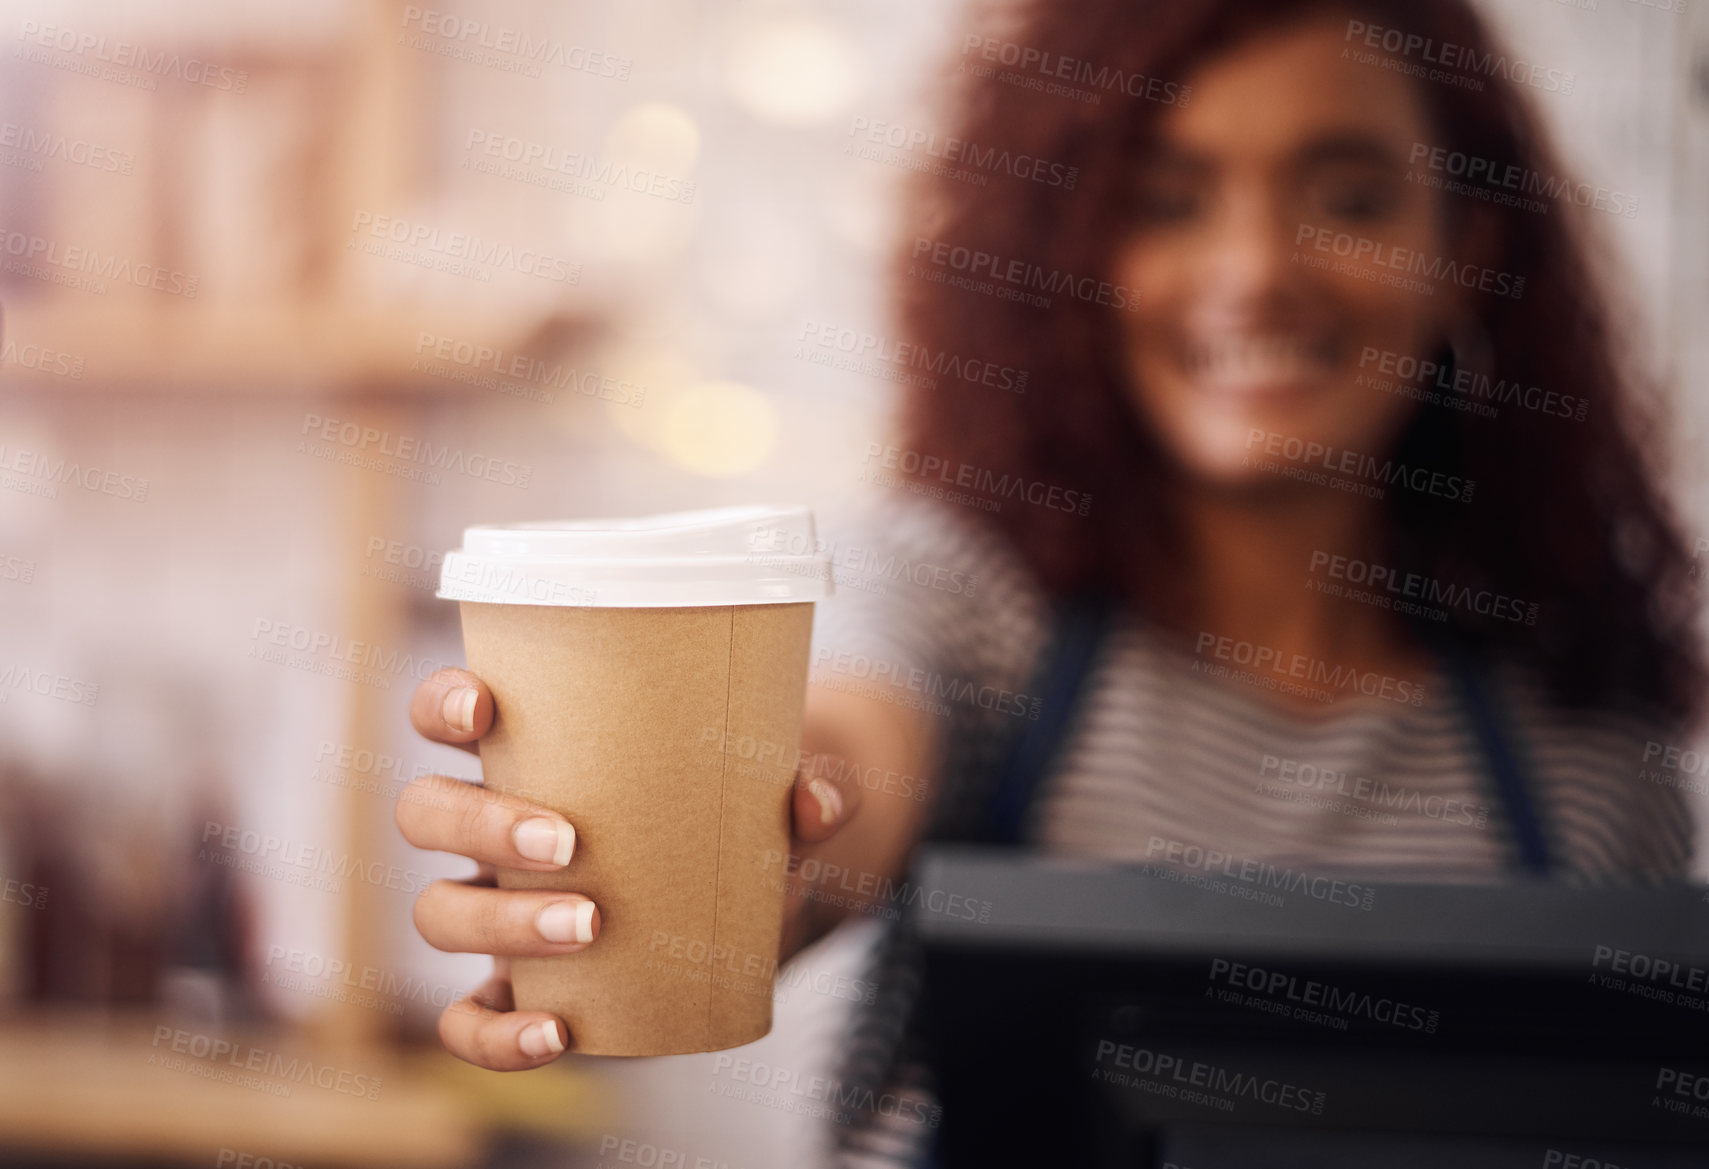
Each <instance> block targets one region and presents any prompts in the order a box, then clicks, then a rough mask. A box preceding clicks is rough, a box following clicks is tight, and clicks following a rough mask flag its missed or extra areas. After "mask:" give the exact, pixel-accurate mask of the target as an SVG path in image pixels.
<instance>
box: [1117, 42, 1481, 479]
mask: <svg viewBox="0 0 1709 1169" xmlns="http://www.w3.org/2000/svg"><path fill="white" fill-rule="evenodd" d="M1345 27H1346V22H1345V21H1344V20H1324V21H1316V22H1312V23H1310V24H1302V25H1300V26H1298V27H1296V28H1293V29H1289V30H1286V31H1283V32H1281V33H1279V34H1276V35H1273V36H1269V37H1264V38H1260V39H1258V40H1255V41H1253V42H1250V43H1248V44H1246V45H1243V46H1240V47H1238V48H1236V49H1234V50H1233V51H1231V52H1230V53H1228V54H1227V55H1225V56H1222V57H1218V58H1215V59H1213V60H1212V61H1211V62H1209V63H1208V64H1207V65H1205V66H1204V67H1203V68H1202V69H1201V70H1200V71H1199V72H1198V73H1197V74H1196V75H1194V76H1193V77H1192V78H1191V83H1192V100H1191V102H1190V103H1189V104H1187V105H1186V106H1184V107H1183V106H1175V107H1171V108H1170V109H1169V110H1168V111H1167V112H1166V113H1165V114H1164V115H1163V117H1162V118H1161V119H1160V120H1159V122H1158V123H1157V139H1156V142H1155V146H1154V148H1153V149H1152V150H1150V151H1148V152H1147V154H1146V155H1145V157H1144V158H1142V159H1141V160H1140V164H1139V168H1138V171H1137V181H1136V183H1135V185H1134V192H1135V194H1134V196H1133V197H1134V198H1135V200H1136V205H1135V207H1134V212H1135V214H1136V216H1137V218H1136V221H1135V226H1134V228H1133V230H1132V231H1131V232H1130V233H1129V234H1128V236H1127V237H1126V238H1125V239H1124V241H1123V242H1122V244H1121V250H1120V253H1119V255H1118V257H1117V261H1116V265H1117V266H1116V276H1115V278H1116V280H1117V281H1118V282H1120V283H1122V284H1125V285H1127V286H1128V288H1130V289H1132V290H1133V292H1134V293H1135V294H1136V295H1137V299H1138V302H1139V305H1140V307H1139V309H1138V310H1137V311H1134V312H1132V313H1128V314H1123V317H1124V329H1125V333H1126V338H1125V360H1126V366H1127V371H1128V374H1129V393H1130V394H1131V396H1132V400H1133V403H1134V406H1135V408H1136V409H1137V410H1139V411H1140V414H1141V416H1142V417H1143V419H1144V420H1145V421H1146V422H1147V423H1148V424H1149V425H1150V427H1151V429H1152V430H1153V431H1154V432H1155V433H1156V434H1158V436H1159V437H1160V438H1161V440H1162V442H1163V445H1164V447H1165V449H1167V450H1168V451H1169V452H1170V453H1171V454H1172V455H1173V456H1174V458H1175V459H1176V461H1177V462H1178V463H1179V464H1180V465H1181V466H1182V467H1183V468H1184V469H1185V470H1186V471H1187V473H1188V474H1189V475H1190V476H1191V477H1193V478H1194V479H1196V480H1199V481H1201V482H1206V483H1214V484H1217V485H1222V486H1236V485H1256V486H1277V487H1281V486H1285V485H1288V484H1291V483H1293V482H1295V481H1294V480H1292V479H1288V478H1284V477H1282V476H1278V475H1275V474H1273V473H1270V472H1268V471H1266V470H1263V469H1261V468H1260V466H1259V464H1264V463H1267V462H1271V461H1275V462H1280V463H1282V464H1283V465H1288V460H1286V459H1279V458H1277V457H1276V455H1275V454H1274V453H1273V452H1274V450H1275V447H1272V446H1271V444H1272V443H1279V444H1286V445H1285V448H1284V449H1287V450H1297V449H1299V448H1298V447H1296V446H1294V445H1293V444H1287V440H1289V439H1297V440H1300V442H1301V443H1305V444H1309V443H1319V444H1322V445H1324V446H1325V447H1332V448H1334V450H1335V452H1337V454H1339V453H1340V452H1344V451H1348V450H1351V451H1356V452H1358V453H1360V454H1366V455H1373V456H1381V455H1382V454H1383V453H1384V452H1385V451H1386V450H1387V449H1388V448H1389V446H1390V444H1391V443H1392V442H1393V441H1394V440H1395V438H1396V437H1397V435H1398V434H1399V432H1400V430H1401V428H1402V427H1403V426H1404V424H1405V422H1406V420H1407V418H1408V416H1409V414H1410V411H1411V409H1412V408H1413V406H1414V403H1413V401H1412V400H1411V399H1409V398H1407V397H1405V396H1403V395H1400V394H1396V393H1390V392H1385V391H1384V390H1383V389H1381V388H1377V387H1376V386H1373V385H1372V384H1370V383H1371V381H1372V375H1378V377H1379V380H1381V375H1380V371H1379V370H1378V368H1377V363H1376V362H1375V361H1372V360H1371V359H1370V358H1369V353H1370V351H1372V350H1375V351H1377V352H1378V353H1383V352H1387V353H1389V354H1393V355H1396V356H1399V355H1405V356H1412V357H1419V358H1425V357H1430V356H1432V355H1433V353H1434V351H1435V349H1436V347H1437V345H1438V344H1439V343H1440V341H1441V339H1442V337H1443V330H1444V327H1445V325H1446V322H1447V321H1448V320H1449V319H1451V317H1450V314H1451V312H1452V305H1451V300H1452V292H1454V291H1458V286H1457V285H1454V284H1451V283H1449V282H1446V281H1438V282H1437V283H1436V287H1435V290H1434V295H1427V294H1425V293H1424V292H1422V291H1419V290H1417V289H1413V288H1407V287H1405V286H1404V285H1403V284H1401V283H1399V282H1398V281H1395V280H1394V279H1393V278H1394V277H1402V278H1406V277H1407V273H1406V272H1405V271H1404V270H1396V269H1394V268H1392V267H1389V266H1386V265H1389V264H1393V263H1396V262H1401V261H1400V260H1398V259H1397V258H1402V253H1401V252H1400V251H1399V249H1406V253H1405V254H1406V255H1411V254H1412V253H1415V252H1416V253H1419V254H1421V255H1422V257H1423V259H1424V262H1425V263H1430V262H1431V261H1433V260H1434V259H1435V258H1436V257H1439V256H1444V257H1448V258H1454V259H1463V257H1457V256H1453V255H1451V253H1450V252H1449V250H1448V249H1449V244H1448V241H1447V240H1446V239H1445V238H1444V234H1443V225H1442V215H1441V212H1440V207H1439V198H1440V196H1439V195H1438V194H1437V193H1436V192H1435V191H1432V190H1431V189H1430V188H1428V187H1426V186H1424V185H1422V184H1420V183H1416V182H1409V181H1407V172H1408V167H1407V160H1408V157H1409V153H1410V152H1411V150H1412V148H1413V145H1414V143H1431V142H1433V141H1434V137H1433V135H1432V133H1431V131H1430V129H1429V127H1428V123H1427V121H1426V116H1425V112H1424V110H1423V108H1422V106H1421V104H1420V103H1419V101H1418V99H1417V97H1416V96H1415V95H1414V93H1413V89H1412V83H1411V82H1408V81H1407V80H1405V79H1404V78H1402V77H1399V76H1397V75H1396V74H1394V73H1392V72H1389V71H1388V70H1385V69H1381V68H1377V67H1375V66H1373V65H1366V64H1360V63H1357V62H1354V61H1352V60H1343V59H1342V50H1343V48H1344V47H1345V41H1344V38H1343V33H1344V30H1345ZM1343 237H1351V238H1350V239H1347V238H1343ZM1320 241H1321V242H1323V243H1325V244H1326V245H1327V250H1323V249H1320V248H1319V247H1318V246H1317V245H1318V244H1319V242H1320ZM1367 241H1368V242H1367ZM1338 250H1353V251H1356V252H1357V253H1358V254H1360V255H1362V256H1363V257H1370V256H1373V255H1375V256H1377V257H1379V258H1380V259H1381V260H1382V261H1383V263H1373V262H1370V260H1369V259H1368V258H1362V259H1353V258H1350V257H1349V256H1345V255H1338V254H1337V251H1338ZM1385 277H1387V278H1389V279H1388V280H1387V281H1385V280H1383V278H1385ZM1362 355H1365V362H1366V363H1365V365H1364V366H1363V367H1362V366H1361V356H1362ZM1390 360H1391V361H1392V360H1393V358H1391V359H1390ZM1361 375H1364V376H1363V377H1361ZM1272 436H1280V437H1279V438H1273V437H1272ZM1267 447H1270V448H1271V451H1272V453H1269V454H1267V453H1266V448H1267ZM1314 462H1315V461H1314Z"/></svg>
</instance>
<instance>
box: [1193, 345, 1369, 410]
mask: <svg viewBox="0 0 1709 1169" xmlns="http://www.w3.org/2000/svg"><path fill="white" fill-rule="evenodd" d="M1182 356H1183V361H1182V364H1183V365H1185V367H1186V369H1187V372H1188V374H1190V375H1191V376H1192V378H1193V380H1194V381H1196V382H1198V383H1199V384H1200V385H1202V386H1203V387H1205V388H1206V389H1209V390H1211V391H1213V392H1216V393H1222V394H1238V395H1242V396H1258V395H1271V394H1285V393H1290V392H1298V391H1301V390H1306V389H1310V388H1311V387H1313V386H1315V385H1317V384H1318V383H1320V382H1321V381H1322V379H1324V378H1325V377H1327V376H1329V375H1330V374H1332V373H1333V372H1334V371H1335V367H1336V364H1337V361H1336V358H1337V353H1336V346H1335V344H1334V342H1333V341H1331V340H1329V339H1327V338H1324V337H1308V336H1302V335H1301V334H1299V333H1292V332H1290V333H1242V334H1234V335H1229V336H1222V337H1217V338H1215V339H1211V340H1199V341H1190V342H1188V343H1187V345H1186V346H1185V349H1184V352H1183V355H1182Z"/></svg>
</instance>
